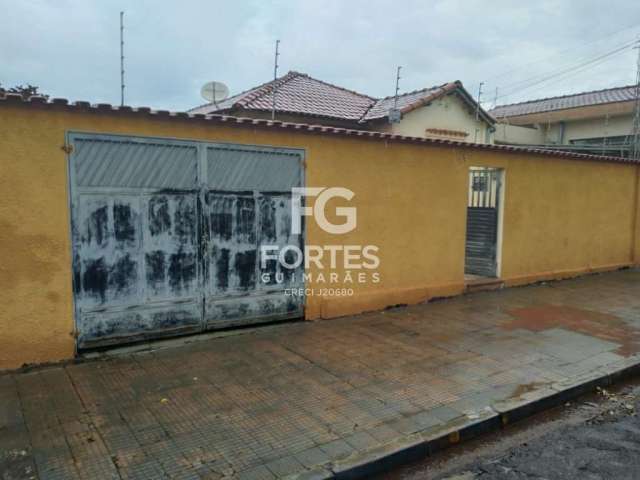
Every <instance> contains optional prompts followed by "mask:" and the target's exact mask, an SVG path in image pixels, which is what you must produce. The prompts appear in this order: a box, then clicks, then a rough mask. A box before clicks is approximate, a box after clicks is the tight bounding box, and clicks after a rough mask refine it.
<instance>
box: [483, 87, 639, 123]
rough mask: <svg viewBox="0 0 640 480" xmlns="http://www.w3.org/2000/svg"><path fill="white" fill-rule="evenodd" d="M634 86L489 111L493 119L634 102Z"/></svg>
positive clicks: (576, 94) (511, 105)
mask: <svg viewBox="0 0 640 480" xmlns="http://www.w3.org/2000/svg"><path fill="white" fill-rule="evenodd" d="M635 91H636V86H635V85H629V86H626V87H616V88H607V89H604V90H594V91H591V92H582V93H575V94H572V95H562V96H560V97H549V98H541V99H539V100H529V101H527V102H521V103H512V104H510V105H498V106H497V107H495V108H493V109H492V110H489V113H490V114H491V115H492V116H493V117H494V118H505V117H516V116H519V115H530V114H533V113H542V112H552V111H555V110H564V109H567V108H577V107H587V106H591V105H602V104H606V103H615V102H628V101H632V100H635Z"/></svg>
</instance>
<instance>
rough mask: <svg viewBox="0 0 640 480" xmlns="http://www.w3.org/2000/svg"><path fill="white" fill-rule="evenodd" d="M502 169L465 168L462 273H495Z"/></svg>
mask: <svg viewBox="0 0 640 480" xmlns="http://www.w3.org/2000/svg"><path fill="white" fill-rule="evenodd" d="M501 179H502V171H501V170H498V169H493V168H472V169H471V170H470V171H469V192H468V202H467V237H466V244H465V273H466V274H471V275H480V276H485V277H496V276H497V259H498V255H497V254H498V226H499V225H498V224H499V208H500V190H501V187H502V181H501Z"/></svg>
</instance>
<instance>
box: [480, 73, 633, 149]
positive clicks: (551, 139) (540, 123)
mask: <svg viewBox="0 0 640 480" xmlns="http://www.w3.org/2000/svg"><path fill="white" fill-rule="evenodd" d="M635 104H636V86H635V85H631V86H627V87H617V88H609V89H606V90H596V91H592V92H583V93H577V94H573V95H564V96H561V97H550V98H543V99H540V100H531V101H528V102H522V103H514V104H511V105H500V106H497V107H495V108H494V109H492V110H490V111H489V113H490V114H491V115H492V116H493V117H494V118H495V119H496V120H497V122H498V124H497V125H496V133H495V143H499V144H511V145H543V146H545V147H547V148H548V147H553V148H554V149H562V150H571V151H577V152H583V153H594V154H602V155H617V156H628V153H629V143H630V140H631V134H632V130H633V115H634V108H635Z"/></svg>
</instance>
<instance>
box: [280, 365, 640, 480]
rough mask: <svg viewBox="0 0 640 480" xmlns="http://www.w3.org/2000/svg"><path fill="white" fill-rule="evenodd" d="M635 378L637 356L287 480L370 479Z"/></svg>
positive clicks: (637, 370) (637, 367) (639, 370)
mask: <svg viewBox="0 0 640 480" xmlns="http://www.w3.org/2000/svg"><path fill="white" fill-rule="evenodd" d="M638 374H640V355H634V356H631V357H629V358H626V359H624V360H622V361H620V362H615V363H613V364H610V365H607V366H606V367H601V368H598V369H596V370H595V371H593V372H591V373H588V374H584V375H581V376H577V377H574V378H573V379H571V381H568V382H564V383H563V382H558V383H553V384H550V385H549V386H545V387H543V388H540V389H538V390H534V391H531V392H527V393H525V394H523V395H521V396H520V397H518V398H515V399H512V400H507V401H500V402H496V403H494V404H493V405H492V406H491V407H488V408H487V409H486V410H484V411H483V412H481V413H480V414H479V418H477V419H470V418H469V417H467V416H466V415H463V416H460V417H457V418H455V419H453V420H451V421H450V422H448V423H447V424H445V425H442V424H440V425H436V426H433V427H430V428H427V429H425V430H422V431H420V432H418V433H413V434H410V435H406V436H404V437H401V438H399V439H397V440H394V441H393V442H391V443H388V444H386V445H383V446H381V447H377V448H374V449H372V450H369V451H366V452H361V453H358V454H354V455H352V456H350V457H347V458H345V459H343V460H339V461H335V462H331V463H329V464H327V465H324V466H321V467H318V469H316V470H310V471H308V472H305V473H304V474H300V475H293V476H291V477H288V479H289V480H326V479H337V480H356V479H361V478H370V477H371V476H373V475H376V474H381V473H383V472H385V471H389V470H391V469H393V468H396V467H399V466H402V465H404V464H407V463H410V462H412V461H416V460H420V459H424V458H425V457H427V456H429V455H432V454H434V453H436V452H438V451H440V450H443V449H445V448H447V447H449V446H451V445H455V444H457V443H459V442H462V441H465V440H469V439H472V438H475V437H477V436H479V435H482V434H485V433H488V432H492V431H496V430H498V429H499V428H501V427H502V426H504V425H507V424H509V423H513V422H516V421H518V420H522V419H525V418H527V417H529V416H531V415H533V414H536V413H539V412H541V411H543V410H547V409H549V408H552V407H555V406H558V405H561V404H563V403H566V402H567V401H570V400H573V399H575V398H577V397H579V396H581V395H584V394H585V393H589V392H592V391H594V390H595V389H596V387H606V386H609V385H611V384H613V383H615V382H618V381H621V380H623V379H626V378H629V377H632V376H637V375H638Z"/></svg>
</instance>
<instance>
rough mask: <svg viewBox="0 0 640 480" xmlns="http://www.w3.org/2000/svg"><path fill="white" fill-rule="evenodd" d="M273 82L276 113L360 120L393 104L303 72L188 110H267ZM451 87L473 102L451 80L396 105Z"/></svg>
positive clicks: (383, 113)
mask: <svg viewBox="0 0 640 480" xmlns="http://www.w3.org/2000/svg"><path fill="white" fill-rule="evenodd" d="M274 82H275V83H274ZM274 85H276V111H277V112H280V113H293V114H302V115H308V116H317V117H325V118H333V119H340V120H350V121H354V122H359V123H364V122H368V121H371V120H379V119H384V118H386V117H387V116H388V115H389V110H390V109H391V108H393V105H394V97H385V98H381V99H377V98H374V97H370V96H368V95H364V94H362V93H358V92H354V91H353V90H347V89H345V88H342V87H338V86H336V85H332V84H330V83H327V82H323V81H321V80H317V79H315V78H312V77H310V76H309V75H307V74H304V73H298V72H289V73H287V74H286V75H284V76H282V77H280V78H278V79H277V80H275V81H273V80H272V81H271V82H267V83H263V84H262V85H259V86H257V87H255V88H252V89H250V90H247V91H244V92H242V93H239V94H237V95H234V96H233V97H230V98H228V99H226V100H224V101H222V102H218V103H217V104H216V105H214V104H213V103H209V104H206V105H201V106H199V107H196V108H193V109H191V110H189V111H190V112H192V113H207V114H208V113H225V112H229V111H230V110H233V109H244V110H257V111H271V109H272V107H273V103H272V102H273V90H274ZM454 90H458V91H460V92H461V93H462V94H463V97H464V98H465V100H466V101H467V102H471V103H473V105H475V101H474V100H473V99H472V98H471V96H470V95H469V94H468V93H467V92H466V90H464V87H463V86H462V83H461V82H459V81H455V82H450V83H445V84H443V85H439V86H436V87H429V88H423V89H422V90H415V91H413V92H409V93H404V94H402V95H398V108H399V109H400V110H401V111H402V112H403V113H406V112H409V111H411V110H413V109H414V108H418V107H421V106H423V105H425V104H427V103H429V102H430V101H433V100H435V99H436V98H438V97H440V96H441V95H444V94H446V93H449V92H452V91H454ZM482 114H483V116H484V118H485V119H486V120H487V121H488V122H490V123H493V119H492V118H491V117H490V116H488V115H487V114H486V112H484V110H483V111H482Z"/></svg>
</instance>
